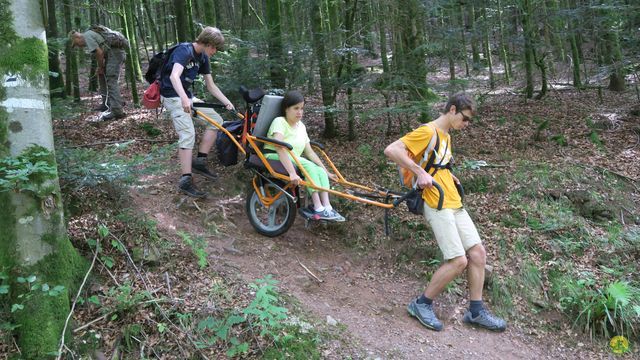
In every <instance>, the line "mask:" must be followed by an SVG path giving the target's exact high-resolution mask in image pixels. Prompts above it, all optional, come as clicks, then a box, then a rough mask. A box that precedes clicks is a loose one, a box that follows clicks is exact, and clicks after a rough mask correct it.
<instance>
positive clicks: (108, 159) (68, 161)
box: [56, 143, 175, 188]
mask: <svg viewBox="0 0 640 360" xmlns="http://www.w3.org/2000/svg"><path fill="white" fill-rule="evenodd" d="M127 146H128V144H127V143H124V144H119V145H117V146H113V147H109V148H105V149H102V150H100V151H96V150H92V149H83V148H62V149H60V150H59V151H57V153H56V154H57V158H58V164H59V165H60V166H59V170H60V178H61V179H62V180H64V182H65V183H66V184H67V186H71V187H73V188H85V187H98V186H100V185H103V184H109V185H110V186H114V185H118V184H131V183H135V182H136V181H137V180H138V179H139V177H140V176H141V175H143V174H153V173H156V172H159V171H161V170H163V169H164V168H163V167H164V165H162V162H161V161H157V160H159V159H166V158H167V157H168V156H170V155H169V154H170V152H172V151H173V150H175V148H174V145H168V146H164V147H159V148H154V149H153V150H152V151H151V152H150V153H149V154H146V155H135V156H133V157H132V158H127V157H125V156H124V155H121V154H120V151H121V150H124V149H125V148H126V147H127Z"/></svg>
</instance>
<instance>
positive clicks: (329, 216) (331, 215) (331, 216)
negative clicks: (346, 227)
mask: <svg viewBox="0 0 640 360" xmlns="http://www.w3.org/2000/svg"><path fill="white" fill-rule="evenodd" d="M311 218H312V219H313V220H325V221H335V222H342V221H344V217H342V215H340V214H338V212H337V211H335V210H333V209H331V210H327V209H324V210H322V211H315V210H312V211H311Z"/></svg>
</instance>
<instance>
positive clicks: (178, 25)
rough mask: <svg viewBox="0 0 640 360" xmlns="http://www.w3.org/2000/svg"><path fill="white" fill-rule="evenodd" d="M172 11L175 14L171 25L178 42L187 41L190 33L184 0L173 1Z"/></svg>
mask: <svg viewBox="0 0 640 360" xmlns="http://www.w3.org/2000/svg"><path fill="white" fill-rule="evenodd" d="M173 11H174V12H175V14H176V19H175V21H174V22H173V25H174V26H175V29H176V36H177V39H178V42H185V41H189V40H190V39H189V37H190V35H191V31H189V19H188V17H187V9H186V4H185V0H173Z"/></svg>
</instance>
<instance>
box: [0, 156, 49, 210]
mask: <svg viewBox="0 0 640 360" xmlns="http://www.w3.org/2000/svg"><path fill="white" fill-rule="evenodd" d="M57 176H58V172H57V169H56V164H55V161H54V158H53V154H52V153H51V151H49V150H48V149H46V148H44V147H42V146H39V145H33V146H31V147H29V148H27V149H25V150H24V151H23V152H22V153H21V154H20V155H18V156H17V157H6V158H3V159H0V191H18V192H28V193H31V194H33V195H34V196H36V197H37V198H44V197H46V196H47V195H49V194H51V192H53V191H54V190H55V185H53V184H51V183H48V182H47V180H54V179H56V178H57Z"/></svg>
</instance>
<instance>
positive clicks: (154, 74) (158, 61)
mask: <svg viewBox="0 0 640 360" xmlns="http://www.w3.org/2000/svg"><path fill="white" fill-rule="evenodd" d="M178 45H180V44H176V45H173V46H172V47H170V48H168V49H167V50H164V51H161V52H159V53H157V54H155V55H153V57H152V58H151V59H150V60H149V67H148V68H147V72H146V73H144V79H145V80H147V82H148V83H149V84H153V82H154V81H156V80H159V79H160V78H161V77H162V69H163V68H164V65H165V64H166V63H167V61H168V60H169V57H170V56H171V53H173V50H175V49H176V48H177V47H178Z"/></svg>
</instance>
